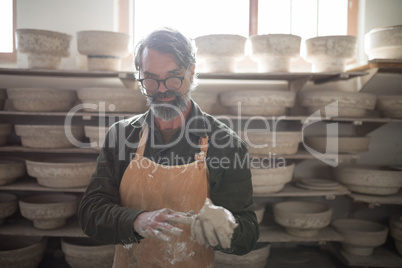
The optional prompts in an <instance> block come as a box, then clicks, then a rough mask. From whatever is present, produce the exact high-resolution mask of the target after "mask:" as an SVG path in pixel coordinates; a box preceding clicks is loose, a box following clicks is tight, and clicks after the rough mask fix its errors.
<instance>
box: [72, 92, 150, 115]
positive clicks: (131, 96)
mask: <svg viewBox="0 0 402 268" xmlns="http://www.w3.org/2000/svg"><path fill="white" fill-rule="evenodd" d="M77 94H78V99H80V101H81V102H82V103H83V105H84V107H83V111H84V112H106V113H108V112H115V113H117V112H131V113H143V112H145V111H146V110H147V103H146V99H145V97H144V95H142V94H141V91H139V90H130V89H125V88H100V87H99V88H95V87H93V88H92V87H91V88H81V89H79V90H78V91H77Z"/></svg>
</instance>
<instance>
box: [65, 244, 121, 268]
mask: <svg viewBox="0 0 402 268" xmlns="http://www.w3.org/2000/svg"><path fill="white" fill-rule="evenodd" d="M61 249H62V251H63V253H64V258H65V259H66V261H67V263H68V264H69V265H70V267H71V268H81V267H100V268H102V267H104V268H109V267H112V266H113V259H114V251H115V246H114V245H111V244H109V245H107V244H103V243H100V242H98V241H95V240H93V239H90V238H78V237H65V238H63V239H62V240H61Z"/></svg>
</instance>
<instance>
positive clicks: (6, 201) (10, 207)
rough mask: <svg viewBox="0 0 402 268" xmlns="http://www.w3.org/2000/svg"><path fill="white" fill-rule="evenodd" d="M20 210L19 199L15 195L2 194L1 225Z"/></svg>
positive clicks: (0, 199)
mask: <svg viewBox="0 0 402 268" xmlns="http://www.w3.org/2000/svg"><path fill="white" fill-rule="evenodd" d="M17 210H18V197H17V196H16V195H14V194H9V193H0V225H2V224H3V223H4V220H5V219H6V218H7V217H9V216H11V215H13V214H14V213H15V212H16V211H17Z"/></svg>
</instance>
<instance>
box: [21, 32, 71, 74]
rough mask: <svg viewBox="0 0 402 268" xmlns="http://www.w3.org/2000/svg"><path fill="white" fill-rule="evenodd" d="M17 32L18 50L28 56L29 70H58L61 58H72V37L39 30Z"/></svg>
mask: <svg viewBox="0 0 402 268" xmlns="http://www.w3.org/2000/svg"><path fill="white" fill-rule="evenodd" d="M15 32H16V46H17V50H18V51H19V52H21V53H26V54H28V68H40V69H58V68H59V65H60V62H61V58H62V57H68V56H70V41H71V39H72V36H71V35H68V34H65V33H60V32H54V31H47V30H39V29H17V30H16V31H15Z"/></svg>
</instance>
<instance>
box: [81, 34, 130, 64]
mask: <svg viewBox="0 0 402 268" xmlns="http://www.w3.org/2000/svg"><path fill="white" fill-rule="evenodd" d="M129 46H130V36H129V35H128V34H125V33H119V32H110V31H80V32H77V48H78V52H79V53H80V54H82V55H87V58H88V70H104V71H119V70H120V67H121V58H124V57H126V56H128V54H129V52H130V47H129Z"/></svg>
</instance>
